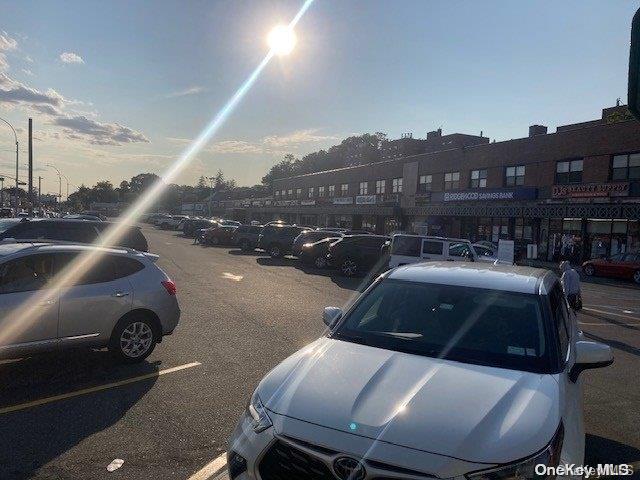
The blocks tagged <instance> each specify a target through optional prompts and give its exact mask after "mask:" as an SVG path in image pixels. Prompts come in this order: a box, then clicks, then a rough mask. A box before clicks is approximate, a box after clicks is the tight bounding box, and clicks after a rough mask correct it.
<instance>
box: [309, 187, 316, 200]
mask: <svg viewBox="0 0 640 480" xmlns="http://www.w3.org/2000/svg"><path fill="white" fill-rule="evenodd" d="M314 190H315V189H314V188H313V187H309V198H313V196H314V195H315V193H314Z"/></svg>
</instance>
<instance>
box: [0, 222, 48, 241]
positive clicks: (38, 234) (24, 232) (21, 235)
mask: <svg viewBox="0 0 640 480" xmlns="http://www.w3.org/2000/svg"><path fill="white" fill-rule="evenodd" d="M39 223H40V222H23V223H20V224H19V225H15V226H14V227H11V228H9V229H7V231H6V232H4V234H3V235H2V236H3V238H16V239H19V240H23V239H30V238H48V237H47V235H46V234H47V231H46V229H45V228H43V227H42V226H41V225H39Z"/></svg>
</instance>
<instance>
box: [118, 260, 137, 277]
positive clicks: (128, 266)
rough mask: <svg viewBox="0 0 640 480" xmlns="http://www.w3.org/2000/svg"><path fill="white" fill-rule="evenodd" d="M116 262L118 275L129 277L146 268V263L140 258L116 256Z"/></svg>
mask: <svg viewBox="0 0 640 480" xmlns="http://www.w3.org/2000/svg"><path fill="white" fill-rule="evenodd" d="M114 259H115V263H116V277H117V278H122V277H128V276H129V275H133V274H134V273H137V272H139V271H140V270H142V269H143V268H144V265H143V264H142V263H140V262H139V261H138V260H135V259H133V258H128V257H114Z"/></svg>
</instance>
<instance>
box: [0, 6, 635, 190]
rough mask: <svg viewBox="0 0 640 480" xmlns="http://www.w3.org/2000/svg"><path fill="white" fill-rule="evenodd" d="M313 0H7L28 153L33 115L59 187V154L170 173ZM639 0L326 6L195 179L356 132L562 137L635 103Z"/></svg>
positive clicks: (115, 172)
mask: <svg viewBox="0 0 640 480" xmlns="http://www.w3.org/2000/svg"><path fill="white" fill-rule="evenodd" d="M301 4H302V1H301V0H295V1H294V0H280V1H277V0H256V1H250V0H219V1H214V0H209V1H184V0H181V1H178V0H176V1H153V2H151V1H147V2H143V1H135V2H134V1H109V2H104V1H102V2H99V1H78V2H73V1H65V2H54V1H39V2H30V1H20V2H16V1H7V2H4V1H0V11H2V16H1V18H0V32H3V33H1V35H2V38H1V39H0V72H1V74H2V75H3V76H2V77H0V80H1V81H0V116H2V117H4V118H7V119H8V120H9V121H11V122H12V123H13V124H14V125H16V127H19V128H21V130H20V135H21V141H23V144H24V145H25V146H26V136H25V130H26V124H27V120H26V119H27V117H28V116H31V117H32V118H34V122H35V127H36V142H35V159H36V164H37V165H40V167H41V168H43V170H40V171H39V173H38V174H39V175H42V176H43V177H45V183H44V186H43V191H55V190H56V188H57V179H56V177H55V176H54V174H53V173H52V171H51V170H50V169H46V168H44V167H42V165H43V164H44V163H47V162H51V163H54V164H56V166H58V168H60V170H62V171H63V173H65V174H66V175H67V176H68V177H69V178H70V180H71V182H72V183H73V184H80V183H85V184H90V185H92V184H94V183H95V182H96V181H98V180H101V179H109V180H111V181H113V182H114V183H119V182H120V180H122V179H128V178H129V177H131V176H132V175H135V174H136V173H139V172H142V171H154V172H156V173H162V171H163V170H164V169H165V168H166V167H167V165H169V164H170V163H171V162H172V161H173V160H174V159H175V157H176V156H177V155H178V154H179V153H180V151H181V150H182V149H183V148H184V147H185V145H186V144H187V143H188V141H189V139H192V138H193V137H194V136H196V135H197V134H198V132H199V131H200V130H201V129H202V128H203V127H204V126H205V125H206V124H207V123H208V122H209V120H210V119H211V118H212V117H213V115H214V114H215V113H216V112H217V110H218V109H219V108H220V107H221V106H222V105H223V104H224V102H225V101H226V100H227V99H228V98H229V97H230V95H232V93H233V92H234V91H235V89H236V88H237V87H238V86H239V85H240V84H241V83H242V82H243V81H244V79H245V78H246V76H247V75H248V74H249V73H250V72H251V70H252V69H253V68H254V67H255V66H256V65H257V64H258V62H259V61H260V60H261V59H262V58H263V56H264V55H265V53H266V51H267V47H266V41H265V39H266V35H267V33H268V32H269V30H270V29H271V28H272V27H273V26H274V25H276V24H278V23H287V22H288V21H289V20H290V19H291V18H292V17H293V15H294V14H295V12H296V11H297V10H298V8H299V7H300V6H301ZM637 7H638V5H637V4H636V2H633V1H629V0H602V1H589V0H574V1H570V0H564V1H561V2H558V1H535V2H534V1H518V2H516V1H510V0H502V1H486V2H480V1H461V0H459V1H456V0H446V1H445V0H443V1H435V0H433V1H431V0H393V1H391V0H387V1H382V0H354V1H347V0H315V2H314V4H313V5H312V6H311V8H310V9H309V10H308V12H307V14H306V15H305V16H304V18H303V19H302V20H301V22H300V23H299V24H298V26H297V28H296V33H297V36H298V45H297V47H296V49H295V50H294V52H293V53H292V54H291V55H290V56H287V57H278V58H275V59H274V60H273V61H272V63H271V64H270V65H269V66H268V67H267V69H266V70H265V71H264V72H263V74H262V76H261V77H260V78H259V80H258V82H257V83H256V84H255V85H254V87H253V88H252V90H251V91H250V92H249V94H248V95H247V96H246V97H245V98H244V99H243V101H242V103H241V104H240V106H239V107H238V108H237V109H236V110H235V111H234V112H233V114H232V115H231V117H230V118H229V120H228V121H227V123H226V124H225V125H224V127H223V128H222V129H221V130H220V131H219V132H218V133H217V135H216V136H215V138H213V139H212V141H211V143H210V144H209V145H208V147H207V148H206V149H205V150H204V151H203V152H202V153H201V154H200V155H199V156H198V157H197V158H196V159H195V160H194V161H193V163H192V164H191V165H190V166H189V167H188V168H187V169H185V170H184V171H183V172H182V173H181V174H180V176H179V177H178V181H180V182H185V183H191V184H193V183H195V182H196V181H197V178H198V177H199V176H200V175H203V174H204V175H213V174H215V172H216V171H217V170H218V169H219V168H220V169H222V170H223V171H224V172H225V174H226V175H227V176H228V177H232V178H236V179H237V181H238V183H239V184H253V183H257V182H259V180H260V178H261V177H262V175H263V174H264V173H265V172H266V171H267V170H268V168H269V167H270V166H271V165H272V164H274V163H275V162H277V161H278V160H279V159H280V158H281V156H282V155H283V154H284V153H286V152H291V153H294V154H296V155H303V154H305V153H308V152H310V151H314V150H317V149H319V148H326V147H327V146H330V145H332V144H334V143H336V142H337V141H339V140H340V139H341V138H343V137H345V136H347V135H350V134H354V133H364V132H375V131H383V132H386V133H387V134H388V135H389V136H390V137H391V138H395V137H398V136H399V135H400V134H401V133H402V132H413V134H414V136H415V137H423V136H424V135H425V133H426V132H427V131H429V130H433V129H435V128H437V127H439V126H442V127H443V129H444V131H445V133H452V132H463V133H479V132H480V130H482V131H484V134H485V135H488V136H489V137H491V138H492V139H494V138H495V139H497V140H505V139H509V138H517V137H521V136H525V135H526V133H527V127H528V125H530V124H533V123H542V124H545V125H549V127H550V128H551V129H552V130H553V129H554V128H555V126H557V125H561V124H565V123H572V122H577V121H583V120H588V119H592V118H597V117H598V116H599V115H600V109H601V108H602V107H604V106H610V105H613V104H614V103H615V99H616V98H617V97H622V99H623V101H626V79H627V62H628V41H629V28H630V22H631V18H632V16H633V13H634V11H635V9H636V8H637ZM64 53H67V55H65V56H62V55H63V54H64ZM64 60H66V61H64ZM38 95H40V96H38ZM47 105H48V106H49V107H51V108H48V107H46V106H47ZM52 109H53V110H52ZM0 128H3V127H0ZM23 129H24V130H23ZM9 135H10V133H9V131H8V129H7V130H6V131H5V130H0V173H10V168H11V167H10V165H11V163H12V162H13V158H12V157H11V152H10V151H7V150H8V149H9V148H11V138H10V136H9ZM23 158H24V159H26V155H25V156H24V157H23Z"/></svg>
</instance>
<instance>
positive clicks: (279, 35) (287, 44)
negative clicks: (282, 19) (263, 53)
mask: <svg viewBox="0 0 640 480" xmlns="http://www.w3.org/2000/svg"><path fill="white" fill-rule="evenodd" d="M297 41H298V39H297V38H296V34H295V32H294V31H293V29H292V28H289V27H287V26H285V25H278V26H277V27H275V28H274V29H273V30H271V32H270V33H269V36H268V37H267V43H268V44H269V48H270V49H271V51H272V52H274V53H275V54H276V55H289V54H290V53H291V52H292V51H293V48H294V47H295V46H296V42H297Z"/></svg>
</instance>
